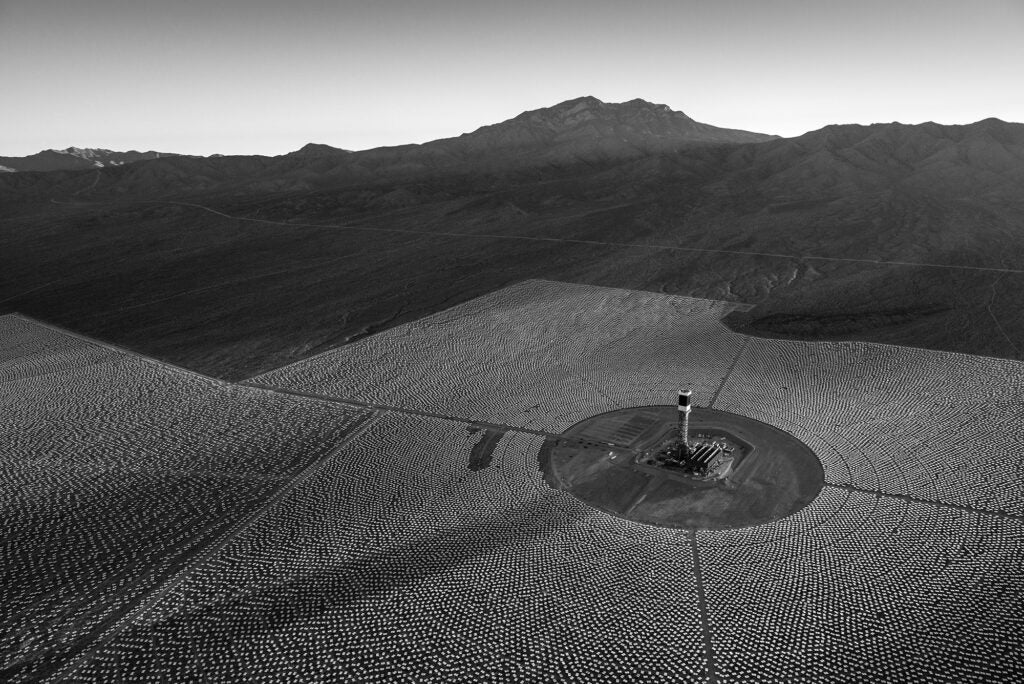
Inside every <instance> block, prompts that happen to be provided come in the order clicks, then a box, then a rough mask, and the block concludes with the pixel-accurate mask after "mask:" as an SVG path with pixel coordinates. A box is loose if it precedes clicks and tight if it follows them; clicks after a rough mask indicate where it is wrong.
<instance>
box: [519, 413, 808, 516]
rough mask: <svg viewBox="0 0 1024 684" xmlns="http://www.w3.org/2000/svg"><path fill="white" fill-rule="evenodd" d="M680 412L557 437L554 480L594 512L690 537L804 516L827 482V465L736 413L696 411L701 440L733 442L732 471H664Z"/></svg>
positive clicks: (588, 423)
mask: <svg viewBox="0 0 1024 684" xmlns="http://www.w3.org/2000/svg"><path fill="white" fill-rule="evenodd" d="M676 424H677V411H676V407H675V406H641V407H636V408H627V409H620V410H618V411H611V412H609V413H602V414H600V415H597V416H594V417H592V418H588V419H586V420H583V421H581V422H579V423H577V424H576V425H573V426H572V427H571V428H569V429H568V430H566V431H565V432H563V433H562V434H561V435H560V436H559V438H558V439H548V440H547V441H546V442H545V443H544V446H543V447H542V448H541V451H540V454H539V459H540V466H541V469H542V471H543V472H544V479H545V481H546V482H547V483H548V484H549V485H550V486H552V487H555V488H557V489H562V490H564V491H566V492H568V493H570V494H572V495H573V496H574V497H576V498H577V499H579V500H580V501H583V502H584V503H586V504H589V505H591V506H594V507H595V508H598V509H600V510H602V511H605V512H607V513H610V514H612V515H615V516H618V517H620V518H626V519H627V520H635V521H637V522H642V523H647V524H651V525H660V526H662V527H677V528H688V529H712V530H720V529H729V528H735V527H749V526H751V525H761V524H763V523H767V522H771V521H772V520H778V519H779V518H784V517H786V516H787V515H791V514H793V513H796V512H797V511H799V510H800V509H801V508H803V507H804V506H806V505H807V504H809V503H810V502H812V501H814V499H815V498H816V497H817V496H818V492H820V491H821V488H822V487H823V486H824V484H825V473H824V470H823V469H822V466H821V461H819V460H818V457H817V456H815V454H814V452H813V451H811V450H810V449H809V448H808V447H807V445H805V444H804V443H803V442H801V441H800V440H798V439H797V438H796V437H794V436H793V435H791V434H789V433H788V432H785V431H784V430H780V429H779V428H777V427H773V426H771V425H768V424H766V423H762V422H760V421H758V420H754V419H753V418H747V417H745V416H740V415H737V414H734V413H727V412H725V411H717V410H715V409H705V408H697V407H694V409H693V412H692V413H691V414H690V435H691V437H692V439H694V440H698V441H699V440H715V441H717V442H719V443H722V444H727V445H728V448H729V450H730V451H729V453H730V456H729V458H730V459H731V465H730V467H727V468H724V469H720V471H719V472H717V473H716V474H715V476H713V477H704V478H701V477H697V476H694V475H690V474H687V473H686V472H685V471H683V470H680V469H677V468H672V467H666V466H664V465H656V464H655V462H654V461H653V460H652V459H651V458H650V454H651V453H652V450H655V449H657V448H658V445H659V444H662V443H664V442H665V440H666V439H669V438H672V437H674V436H676V435H678V431H677V429H676Z"/></svg>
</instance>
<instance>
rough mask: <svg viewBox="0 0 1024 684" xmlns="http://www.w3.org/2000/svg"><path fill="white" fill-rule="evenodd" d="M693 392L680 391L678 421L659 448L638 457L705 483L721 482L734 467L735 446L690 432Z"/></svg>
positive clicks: (639, 461)
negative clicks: (715, 480) (714, 480)
mask: <svg viewBox="0 0 1024 684" xmlns="http://www.w3.org/2000/svg"><path fill="white" fill-rule="evenodd" d="M692 394H693V392H691V391H690V390H679V413H678V416H679V420H678V426H677V429H676V430H673V431H671V432H669V433H668V434H667V435H666V436H665V438H664V439H662V440H661V441H660V442H659V443H658V445H657V446H656V447H654V448H653V449H650V450H648V451H646V452H645V453H642V454H639V455H638V459H637V462H638V463H641V464H643V465H648V466H655V467H659V468H666V469H669V470H673V471H676V472H678V473H680V474H683V475H688V476H690V477H695V478H698V479H702V480H713V479H722V478H724V477H726V476H727V475H728V474H729V471H730V470H731V469H732V464H733V449H734V446H733V445H732V444H730V443H729V440H727V439H725V438H724V437H723V436H719V435H711V434H691V433H690V410H691V408H692V407H691V404H690V400H691V396H692Z"/></svg>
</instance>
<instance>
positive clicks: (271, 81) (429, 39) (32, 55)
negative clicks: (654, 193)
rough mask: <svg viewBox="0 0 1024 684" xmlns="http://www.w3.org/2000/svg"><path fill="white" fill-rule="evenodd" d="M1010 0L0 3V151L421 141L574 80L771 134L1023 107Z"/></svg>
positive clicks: (1021, 14)
mask: <svg viewBox="0 0 1024 684" xmlns="http://www.w3.org/2000/svg"><path fill="white" fill-rule="evenodd" d="M1022 73H1024V0H970V1H960V2H953V1H951V0H885V1H877V0H856V1H854V0H838V1H837V0H743V1H737V0H701V1H689V0H629V1H628V2H627V1H624V0H617V1H614V2H613V1H611V0H541V1H536V0H518V1H517V2H512V1H511V0H502V1H501V2H495V1H492V0H366V1H363V0H348V1H335V2H328V1H327V0H287V1H279V0H0V156H22V155H27V154H32V153H34V152H38V151H39V150H42V149H47V148H57V149H60V148H65V147H69V146H78V147H104V148H109V149H115V150H128V149H137V150H157V151H163V152H178V153H185V154H201V155H208V154H214V153H220V154H267V155H274V154H283V153H285V152H288V151H291V150H295V149H298V148H299V147H301V146H302V145H304V144H306V143H307V142H318V143H325V144H328V145H333V146H335V147H341V148H345V149H352V150H359V149H367V148H371V147H377V146H382V145H399V144H405V143H416V142H425V141H428V140H434V139H437V138H444V137H450V136H455V135H459V134H461V133H464V132H469V131H472V130H475V129H476V128H478V127H480V126H483V125H487V124H491V123H497V122H499V121H504V120H506V119H509V118H512V117H513V116H515V115H517V114H519V113H520V112H523V111H526V110H531V109H538V108H542V107H548V106H551V105H554V104H557V103H559V102H562V101H565V100H569V99H572V98H575V97H580V96H583V95H593V96H595V97H598V98H599V99H601V100H603V101H605V102H623V101H626V100H632V99H634V98H642V99H645V100H649V101H651V102H655V103H659V104H667V105H669V106H670V107H671V108H672V109H676V110H679V111H683V112H685V113H686V114H688V115H689V116H691V117H692V118H694V119H696V120H698V121H702V122H705V123H710V124H714V125H716V126H725V127H729V128H741V129H746V130H752V131H759V132H763V133H775V134H778V135H782V136H786V137H790V136H795V135H800V134H801V133H804V132H806V131H809V130H815V129H818V128H821V127H822V126H826V125H828V124H835V123H861V124H869V123H877V122H889V121H901V122H903V123H921V122H923V121H937V122H939V123H946V124H956V123H970V122H973V121H978V120H980V119H984V118H988V117H992V116H994V117H997V118H1000V119H1003V120H1007V121H1017V122H1024V88H1021V86H1020V83H1021V79H1022V76H1021V74H1022Z"/></svg>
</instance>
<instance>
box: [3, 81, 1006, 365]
mask: <svg viewBox="0 0 1024 684" xmlns="http://www.w3.org/2000/svg"><path fill="white" fill-rule="evenodd" d="M147 154H156V153H147ZM80 161H83V162H85V161H88V160H86V159H81V158H80ZM3 163H4V162H3V161H0V164H3ZM5 165H6V164H5ZM0 204H2V205H3V206H4V207H5V217H6V219H7V220H5V221H3V222H0V231H2V232H0V236H2V239H3V240H4V243H5V244H8V245H14V246H15V249H6V250H2V251H3V252H4V254H5V256H4V257H2V259H3V261H4V263H3V264H0V266H2V267H3V269H4V275H3V276H0V300H2V301H0V312H2V311H3V310H18V311H21V312H22V313H26V314H29V315H33V316H36V317H39V318H42V319H45V320H53V321H54V322H57V323H61V324H63V325H65V326H67V327H70V328H72V329H76V330H81V331H83V332H87V333H89V334H92V335H95V336H98V337H101V338H105V339H110V340H111V341H115V342H118V343H120V344H124V345H127V346H132V347H135V348H138V349H139V350H141V351H144V352H146V353H148V354H151V355H156V356H162V357H164V358H167V359H169V360H174V361H177V362H179V363H182V364H183V365H187V366H190V367H193V368H197V369H200V370H205V371H206V372H209V373H213V374H220V375H223V376H225V377H245V376H246V375H247V374H248V375H251V374H253V373H254V372H256V371H259V370H265V369H267V368H270V367H273V366H275V365H280V364H282V363H286V362H288V361H291V360H295V359H298V358H302V357H304V356H306V355H308V354H311V353H315V352H316V351H319V350H322V349H324V348H327V347H330V346H333V345H336V344H340V343H344V342H346V341H350V340H353V339H357V338H358V337H360V336H362V335H365V334H370V333H372V332H375V331H377V330H380V329H383V328H386V327H389V326H391V325H395V324H397V323H401V322H404V321H407V320H411V319H414V318H419V317H420V316H422V315H424V314H427V313H430V312H433V311H436V310H438V309H439V308H444V307H446V306H450V305H451V304H453V303H456V302H459V301H464V300H465V299H468V298H471V297H474V296H477V295H479V294H483V293H485V292H489V291H491V290H493V289H495V288H496V287H501V286H503V285H505V284H508V283H510V282H514V281H517V280H522V279H525V278H532V277H539V278H549V279H562V280H572V281H578V282H587V283H591V284H597V285H611V286H620V287H631V288H638V289H653V290H660V291H665V292H676V293H680V294H688V295H693V296H699V297H710V298H716V299H729V300H734V301H737V300H738V301H743V302H746V303H749V304H752V305H754V308H753V309H751V310H750V311H748V312H745V313H736V314H733V315H732V316H731V317H730V318H729V319H728V323H729V324H730V325H732V326H733V327H735V328H737V329H740V330H743V331H744V332H748V333H753V334H761V335H774V336H788V337H802V338H807V339H865V340H871V341H880V342H893V343H899V344H908V345H912V346H922V347H932V348H937V349H945V350H949V351H963V352H970V353H977V354H987V355H992V356H1005V357H1011V358H1022V348H1024V343H1022V342H1021V340H1024V313H1022V312H1021V311H1020V309H1019V307H1018V306H1017V304H1016V301H1017V295H1018V293H1020V292H1021V291H1022V290H1021V286H1022V285H1024V280H1022V278H1024V232H1022V229H1021V226H1024V125H1022V124H1018V123H1008V122H1004V121H1000V120H997V119H986V120H983V121H979V122H977V123H974V124H969V125H959V126H950V125H940V124H934V123H926V124H919V125H906V124H899V123H887V124H874V125H870V126H862V125H852V124H851V125H832V126H826V127H825V128H822V129H820V130H817V131H811V132H808V133H806V134H804V135H802V136H798V137H795V138H785V139H783V138H778V137H776V136H771V135H765V134H760V133H751V132H747V131H736V130H730V129H724V128H717V127H714V126H710V125H708V124H703V123H699V122H696V121H694V120H692V119H691V118H689V117H687V116H686V115H685V114H683V113H681V112H674V111H672V110H671V109H670V108H668V107H666V106H664V105H657V104H652V103H648V102H645V101H643V100H633V101H630V102H625V103H619V104H610V103H604V102H601V101H600V100H597V99H596V98H591V97H584V98H577V99H574V100H569V101H567V102H563V103H560V104H557V105H555V106H553V107H549V108H545V109H540V110H535V111H530V112H524V113H523V114H520V115H519V116H516V117H514V118H512V119H509V120H508V121H504V122H501V123H498V124H494V125H491V126H484V127H482V128H480V129H478V130H476V131H473V132H470V133H466V134H464V135H462V136H458V137H454V138H447V139H442V140H436V141H433V142H429V143H425V144H422V145H402V146H397V147H385V148H377V149H373V150H364V151H356V152H351V151H347V150H341V149H338V148H333V147H330V146H327V145H316V144H310V145H307V146H305V147H303V148H302V149H300V150H297V151H295V152H292V153H289V154H286V155H281V156H278V157H264V156H225V157H207V158H203V157H189V156H170V157H168V156H164V155H161V156H160V158H158V159H157V158H154V159H148V160H140V161H137V162H133V163H125V164H123V165H117V166H110V165H105V166H103V167H99V166H95V165H93V166H89V167H88V168H87V169H83V170H60V171H53V172H49V173H33V172H21V173H8V174H0Z"/></svg>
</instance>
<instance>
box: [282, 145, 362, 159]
mask: <svg viewBox="0 0 1024 684" xmlns="http://www.w3.org/2000/svg"><path fill="white" fill-rule="evenodd" d="M335 154H351V150H343V149H341V148H340V147H331V146H330V145H324V144H323V143H312V142H311V143H306V144H305V145H303V146H302V147H300V148H299V149H297V150H295V151H294V152H289V153H288V154H286V155H285V156H286V157H327V156H332V155H335Z"/></svg>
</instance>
